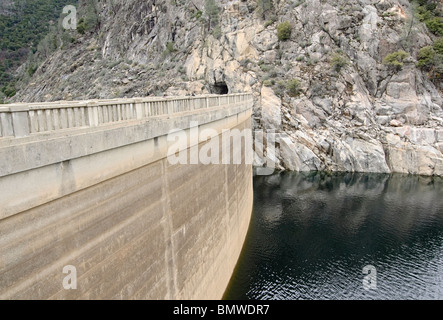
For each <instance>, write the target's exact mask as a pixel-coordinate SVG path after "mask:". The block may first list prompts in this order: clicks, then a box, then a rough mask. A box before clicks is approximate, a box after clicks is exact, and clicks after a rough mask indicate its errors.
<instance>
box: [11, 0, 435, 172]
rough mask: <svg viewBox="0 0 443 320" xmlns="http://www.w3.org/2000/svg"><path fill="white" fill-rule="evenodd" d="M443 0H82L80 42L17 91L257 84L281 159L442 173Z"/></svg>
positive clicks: (258, 120)
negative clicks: (274, 132)
mask: <svg viewBox="0 0 443 320" xmlns="http://www.w3.org/2000/svg"><path fill="white" fill-rule="evenodd" d="M441 6H442V5H441V3H440V2H439V1H433V0H428V1H426V0H417V1H412V2H410V1H407V0H346V1H345V0H339V1H332V0H322V1H321V0H306V1H305V0H292V1H290V0H286V1H285V0H280V1H278V0H274V1H271V0H250V1H235V0H233V1H228V0H225V1H215V0H172V1H171V0H166V1H160V0H128V1H117V0H106V1H105V0H104V1H97V0H95V1H87V2H86V1H80V4H79V13H80V18H82V20H81V23H80V24H79V27H80V26H81V28H80V30H77V32H73V33H72V34H71V37H72V39H73V41H72V43H71V44H69V45H66V46H64V47H63V49H62V48H61V47H60V48H59V49H58V50H56V51H55V52H54V53H53V54H51V55H49V56H48V58H47V59H46V60H44V62H43V63H42V64H41V65H39V67H38V69H37V70H36V72H35V74H34V75H33V77H32V78H31V79H30V81H25V80H23V81H21V82H20V83H19V85H20V86H21V88H20V90H19V91H18V93H17V95H16V96H15V97H14V98H13V99H12V100H11V101H42V100H61V99H63V100H65V99H66V100H70V99H88V98H113V97H125V96H126V97H132V96H147V95H185V94H204V93H226V92H230V93H232V92H244V91H252V92H253V93H254V94H255V96H256V99H257V103H256V107H255V115H254V126H255V128H256V129H265V130H267V131H269V130H275V131H276V132H277V139H276V140H277V141H276V144H277V155H276V159H275V160H276V162H277V167H278V168H287V169H291V170H338V171H364V172H391V171H395V172H408V173H419V174H426V175H434V174H435V175H443V155H442V151H443V129H442V128H443V110H442V105H443V100H442V89H443V87H442V84H441V75H442V74H443V59H442V57H443V43H442V40H441V38H439V36H443V22H442V18H441V12H442V8H441ZM91 21H92V22H91ZM25 69H26V66H24V67H23V70H25ZM23 70H22V72H23ZM266 143H268V142H267V141H266V140H265V149H266ZM258 147H260V146H258ZM268 156H269V157H270V158H272V155H271V154H270V155H268ZM257 162H258V163H257V164H258V165H260V164H263V163H264V162H266V161H265V159H259V160H258V161H257ZM268 164H269V162H268Z"/></svg>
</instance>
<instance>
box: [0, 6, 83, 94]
mask: <svg viewBox="0 0 443 320" xmlns="http://www.w3.org/2000/svg"><path fill="white" fill-rule="evenodd" d="M76 3H77V1H76V0H2V1H1V2H0V102H1V101H2V100H3V99H4V98H5V96H6V97H11V96H13V95H14V94H15V93H16V88H15V81H16V79H15V78H16V77H15V72H16V69H17V67H19V66H20V65H21V64H23V63H24V62H25V61H26V60H27V59H28V58H29V56H30V55H32V54H34V53H36V52H37V51H41V50H42V48H41V45H42V44H41V45H40V47H39V43H41V40H42V39H44V37H45V36H46V35H47V34H48V33H50V32H51V29H54V28H55V27H54V25H56V21H57V19H58V18H59V16H60V12H61V9H62V8H63V7H64V6H65V5H67V4H76ZM51 41H52V42H54V41H53V40H51ZM47 42H49V41H48V40H47ZM54 49H55V48H54Z"/></svg>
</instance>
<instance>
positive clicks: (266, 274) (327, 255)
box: [224, 172, 443, 300]
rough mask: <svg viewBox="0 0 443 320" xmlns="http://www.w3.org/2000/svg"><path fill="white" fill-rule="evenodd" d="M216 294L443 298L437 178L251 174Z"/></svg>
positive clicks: (442, 214) (441, 199)
mask: <svg viewBox="0 0 443 320" xmlns="http://www.w3.org/2000/svg"><path fill="white" fill-rule="evenodd" d="M224 299H291V300H292V299H316V300H319V299H334V300H336V299H443V179H441V178H435V177H434V178H432V177H420V176H408V175H396V174H394V175H381V174H326V173H287V172H285V173H279V174H275V175H272V176H255V177H254V211H253V215H252V220H251V224H250V228H249V231H248V235H247V238H246V241H245V244H244V247H243V251H242V254H241V256H240V259H239V261H238V263H237V266H236V269H235V271H234V274H233V276H232V278H231V281H230V284H229V286H228V288H227V290H226V292H225V295H224Z"/></svg>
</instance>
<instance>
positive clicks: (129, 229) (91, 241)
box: [0, 95, 252, 299]
mask: <svg viewBox="0 0 443 320" xmlns="http://www.w3.org/2000/svg"><path fill="white" fill-rule="evenodd" d="M217 99H218V98H217ZM241 99H244V98H243V96H241V95H237V96H236V95H234V96H233V98H232V102H233V103H232V104H229V105H227V106H226V107H224V108H220V107H215V108H213V109H203V110H197V111H194V114H191V113H189V114H187V113H183V114H178V115H177V116H175V118H174V117H172V118H170V117H168V118H166V117H165V118H162V119H161V120H160V119H159V120H158V121H156V122H151V121H149V122H136V121H135V122H127V123H123V124H121V123H120V124H118V126H111V127H109V128H110V130H109V132H108V131H106V130H105V127H103V128H100V130H98V131H97V130H95V129H91V130H86V129H84V128H80V129H78V130H79V131H78V132H77V131H75V130H74V131H72V132H73V133H74V132H76V133H75V134H73V135H72V136H71V135H66V134H58V133H57V132H55V133H45V135H42V134H40V133H37V134H35V135H29V136H26V137H21V138H6V140H4V139H5V138H2V139H3V140H2V139H0V155H1V156H2V158H0V159H2V160H1V161H0V235H1V236H0V257H1V259H0V298H1V299H220V298H222V295H223V293H224V291H225V289H226V286H227V284H228V282H229V280H230V277H231V275H232V271H233V270H234V267H235V265H236V262H237V259H238V257H239V255H240V251H241V249H242V247H243V241H244V239H245V237H246V233H247V229H248V226H249V222H250V217H251V213H252V205H251V202H252V181H249V180H250V178H252V164H246V163H242V164H240V165H237V164H230V165H222V164H220V165H217V164H209V165H204V164H201V163H198V164H175V165H173V164H171V163H170V162H169V159H168V158H167V155H168V149H169V148H170V147H171V144H172V142H171V141H168V139H167V133H168V130H170V128H174V127H179V128H182V130H184V132H185V133H186V134H187V135H188V136H189V133H190V131H189V127H187V125H189V123H190V120H191V119H196V120H200V121H201V123H199V125H198V127H199V129H201V130H205V129H211V130H215V131H216V132H217V135H215V137H216V138H220V135H221V132H222V130H223V129H239V130H243V129H249V130H250V128H251V118H250V117H251V101H250V100H244V102H242V101H243V100H241ZM236 100H239V101H236ZM196 101H200V100H199V99H196ZM203 101H204V100H203ZM230 101H231V99H230ZM234 101H236V102H234ZM193 103H194V102H193ZM195 103H197V102H195ZM199 103H200V102H199ZM208 105H216V106H218V103H212V104H209V103H206V107H207V106H208ZM11 108H12V109H13V107H11ZM94 108H96V107H94ZM141 108H142V106H140V105H139V106H138V109H141ZM20 110H22V109H20ZM94 110H95V109H94ZM96 111H97V110H95V111H94V112H96ZM20 112H22V111H20ZM93 115H94V113H93ZM171 126H172V127H171ZM111 128H112V129H111ZM168 128H169V129H168ZM155 130H158V131H159V132H161V134H159V135H155ZM22 131H23V132H26V130H22ZM80 132H81V133H80ZM52 135H54V139H51V143H49V144H48V143H47V142H46V140H45V139H47V138H48V137H51V136H52ZM135 137H137V138H135ZM143 137H145V138H143ZM8 139H9V140H8ZM113 140H115V142H116V145H115V147H112V142H113ZM191 140H192V139H189V140H188V142H190V141H191ZM203 141H205V140H201V141H199V142H197V145H196V146H195V148H196V149H195V150H196V151H198V153H199V152H200V151H201V150H202V149H204V150H205V151H207V148H206V149H205V148H204V147H205V146H206V144H207V143H208V144H209V141H208V142H203ZM19 143H20V144H19ZM218 143H219V150H223V145H222V143H221V139H219V140H218ZM28 145H29V146H32V148H31V149H32V150H38V155H39V156H38V161H37V162H35V165H34V166H33V161H32V157H33V156H34V154H32V153H31V154H27V153H26V152H25V151H26V150H28V149H27V146H28ZM66 145H68V146H69V148H68V149H66ZM48 146H51V147H50V148H51V149H48V148H49V147H48ZM85 146H90V147H88V148H87V150H86V148H85ZM52 148H54V150H52ZM191 148H192V147H191ZM229 148H230V150H229V152H230V153H231V156H233V155H234V153H235V152H239V151H238V150H237V149H235V148H234V149H235V150H234V149H233V146H230V147H229ZM31 149H29V150H31ZM91 150H92V151H91ZM94 150H95V151H94ZM236 150H237V151H236ZM182 151H185V152H188V156H187V157H188V160H189V156H190V155H189V154H190V148H187V147H185V148H184V149H182ZM241 151H242V152H244V150H241ZM23 152H25V153H23ZM62 153H63V155H62ZM242 158H244V154H242ZM5 159H6V160H5ZM43 160H44V161H43ZM4 161H9V162H8V163H7V164H6V163H4ZM43 164H44V165H43ZM8 172H9V173H8ZM66 266H71V267H75V268H76V280H77V287H76V288H75V289H69V288H68V289H66V288H65V287H64V285H63V281H64V279H65V277H66V276H67V274H65V273H63V270H64V267H66Z"/></svg>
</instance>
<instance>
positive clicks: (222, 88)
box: [209, 82, 229, 94]
mask: <svg viewBox="0 0 443 320" xmlns="http://www.w3.org/2000/svg"><path fill="white" fill-rule="evenodd" d="M209 91H210V92H211V93H214V94H228V93H229V88H228V86H227V85H226V83H225V82H216V83H214V84H211V85H210V86H209Z"/></svg>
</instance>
